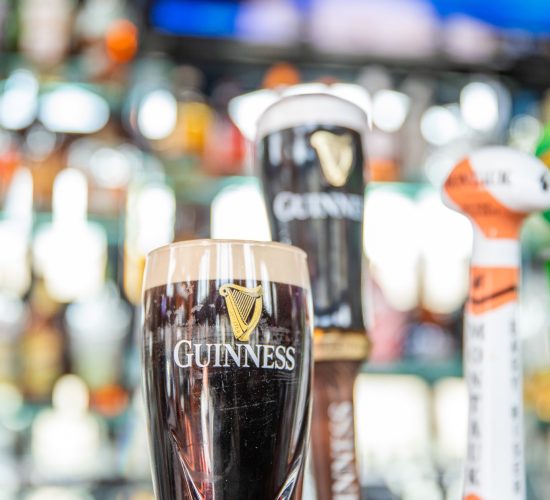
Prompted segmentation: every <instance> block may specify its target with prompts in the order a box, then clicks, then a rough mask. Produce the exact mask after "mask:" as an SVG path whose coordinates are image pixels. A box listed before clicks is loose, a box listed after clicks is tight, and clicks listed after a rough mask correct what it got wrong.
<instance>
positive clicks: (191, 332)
mask: <svg viewBox="0 0 550 500" xmlns="http://www.w3.org/2000/svg"><path fill="white" fill-rule="evenodd" d="M143 305H144V318H143V319H144V327H143V344H142V356H143V382H144V392H145V399H146V407H147V415H148V425H149V446H150V452H151V457H152V464H153V484H154V489H155V495H156V498H157V499H158V500H183V499H192V500H195V499H196V500H199V499H200V500H203V499H204V500H206V499H212V500H237V499H239V500H241V499H242V500H244V499H250V500H262V499H265V500H276V499H281V500H282V499H295V498H296V499H299V498H300V495H301V493H300V492H301V482H302V471H303V465H304V460H305V451H306V449H307V443H308V432H309V420H310V390H311V388H310V384H311V371H312V360H311V334H312V332H311V329H312V306H311V296H310V286H309V276H308V272H307V264H306V256H305V254H304V252H302V251H301V250H299V249H297V248H295V247H291V246H288V245H283V244H279V243H262V242H246V241H225V240H198V241H189V242H180V243H174V244H172V245H169V246H166V247H162V248H160V249H157V250H155V251H153V252H152V253H150V254H149V256H148V258H147V263H146V268H145V277H144V292H143Z"/></svg>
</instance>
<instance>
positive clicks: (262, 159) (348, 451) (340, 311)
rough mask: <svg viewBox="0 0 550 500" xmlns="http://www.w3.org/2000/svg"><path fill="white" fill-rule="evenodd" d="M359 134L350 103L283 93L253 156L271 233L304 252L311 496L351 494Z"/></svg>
mask: <svg viewBox="0 0 550 500" xmlns="http://www.w3.org/2000/svg"><path fill="white" fill-rule="evenodd" d="M366 128H367V117H366V115H365V114H364V113H363V111H362V110H361V109H360V108H359V107H357V106H355V105H354V104H352V103H351V102H348V101H346V100H343V99H340V98H338V97H335V96H332V95H329V94H304V95H295V96H290V97H284V98H282V99H281V100H279V101H278V102H276V103H275V104H273V105H272V106H271V107H270V108H268V109H267V110H266V111H265V112H264V114H263V115H262V116H261V118H260V120H259V122H258V136H257V144H256V155H257V157H256V159H257V164H258V167H259V169H260V171H261V176H262V180H263V186H264V194H265V198H266V200H267V205H268V214H269V218H270V224H271V232H272V235H273V237H274V239H277V240H279V241H282V242H285V243H292V244H293V245H296V246H298V247H300V248H302V249H303V250H305V251H306V252H307V255H308V263H309V271H310V276H311V284H312V295H313V304H314V311H315V335H314V358H315V393H314V394H315V396H314V403H313V423H312V448H313V464H314V471H315V477H316V485H317V497H318V499H335V500H336V499H345V500H353V499H357V498H359V497H360V488H359V481H358V478H357V471H356V465H355V451H354V445H355V440H354V420H353V404H352V399H353V384H354V380H355V376H356V372H357V369H358V367H359V366H360V364H361V362H362V361H363V360H364V359H365V358H366V356H367V353H368V343H367V338H366V335H365V331H364V326H363V318H362V300H361V277H362V276H361V275H362V273H361V262H362V255H363V254H362V251H363V245H362V238H363V198H364V189H365V184H364V178H363V166H364V156H363V136H364V134H365V132H366Z"/></svg>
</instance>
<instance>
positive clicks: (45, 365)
mask: <svg viewBox="0 0 550 500" xmlns="http://www.w3.org/2000/svg"><path fill="white" fill-rule="evenodd" d="M29 305H30V314H29V319H28V323H27V326H26V328H25V330H24V333H23V336H22V338H21V344H20V352H19V355H20V360H21V388H22V390H23V393H24V394H25V396H26V398H27V399H29V400H30V401H33V402H47V401H49V399H50V397H51V392H52V388H53V386H54V383H55V381H56V380H57V379H58V378H59V376H60V375H61V374H62V373H63V371H64V348H65V338H64V334H63V331H62V329H61V324H62V323H61V315H60V313H61V304H59V303H58V302H55V301H54V300H53V299H52V298H51V297H50V296H49V295H48V293H47V291H46V287H45V286H44V283H43V282H42V281H38V282H36V283H35V285H34V286H33V289H32V291H31V295H30V300H29Z"/></svg>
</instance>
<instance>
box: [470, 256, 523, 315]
mask: <svg viewBox="0 0 550 500" xmlns="http://www.w3.org/2000/svg"><path fill="white" fill-rule="evenodd" d="M518 281H519V269H518V268H517V267H475V266H474V267H472V268H471V273H470V297H469V299H468V306H467V307H468V312H469V313H471V314H483V313H485V312H487V311H491V310H493V309H496V308H498V307H501V306H503V305H505V304H507V303H508V302H513V301H517V300H518Z"/></svg>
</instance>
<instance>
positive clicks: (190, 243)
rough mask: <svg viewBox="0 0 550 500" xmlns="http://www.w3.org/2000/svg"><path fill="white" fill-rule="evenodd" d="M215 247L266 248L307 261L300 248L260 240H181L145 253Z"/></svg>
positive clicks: (304, 253) (155, 253)
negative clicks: (291, 254) (184, 248)
mask: <svg viewBox="0 0 550 500" xmlns="http://www.w3.org/2000/svg"><path fill="white" fill-rule="evenodd" d="M217 245H235V246H249V247H264V248H265V247H267V248H274V249H279V250H283V251H286V252H290V253H293V254H295V255H299V256H301V257H302V258H304V259H307V254H306V252H305V251H304V250H302V249H301V248H298V247H297V246H294V245H289V244H288V243H281V242H279V241H260V240H241V239H229V238H197V239H194V240H182V241H174V242H172V243H168V244H166V245H162V246H160V247H157V248H154V249H153V250H151V251H149V252H148V253H147V259H149V258H150V257H152V256H153V255H157V254H159V253H162V252H166V251H170V250H172V249H173V248H180V247H205V248H206V247H214V246H217Z"/></svg>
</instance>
